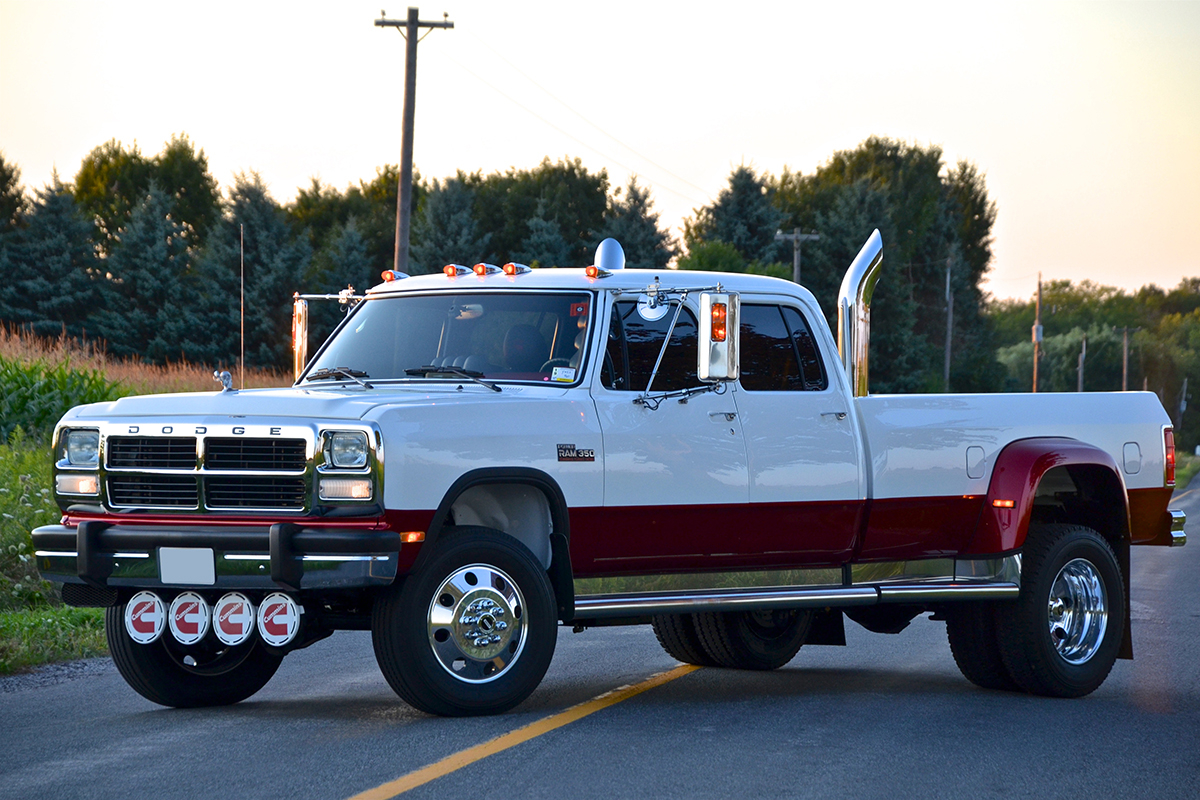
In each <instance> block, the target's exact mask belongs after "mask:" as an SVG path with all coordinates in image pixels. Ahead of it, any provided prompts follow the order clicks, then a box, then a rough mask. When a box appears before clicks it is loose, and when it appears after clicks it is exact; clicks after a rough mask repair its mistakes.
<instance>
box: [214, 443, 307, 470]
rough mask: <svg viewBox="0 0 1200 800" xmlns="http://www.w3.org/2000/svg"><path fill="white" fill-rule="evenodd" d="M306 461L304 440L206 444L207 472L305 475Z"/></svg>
mask: <svg viewBox="0 0 1200 800" xmlns="http://www.w3.org/2000/svg"><path fill="white" fill-rule="evenodd" d="M306 461H307V456H306V454H305V441H304V440H303V439H246V438H212V439H205V440H204V468H205V469H210V470H233V469H238V470H256V471H271V472H289V471H290V472H302V471H303V470H304V467H305V464H306Z"/></svg>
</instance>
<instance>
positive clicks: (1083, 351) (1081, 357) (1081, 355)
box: [1076, 333, 1087, 392]
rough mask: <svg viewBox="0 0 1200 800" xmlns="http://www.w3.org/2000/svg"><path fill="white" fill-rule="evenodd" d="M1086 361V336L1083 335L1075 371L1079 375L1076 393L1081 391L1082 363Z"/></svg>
mask: <svg viewBox="0 0 1200 800" xmlns="http://www.w3.org/2000/svg"><path fill="white" fill-rule="evenodd" d="M1086 360H1087V334H1086V333H1085V334H1084V335H1083V347H1081V348H1079V367H1078V369H1077V370H1076V371H1077V372H1078V375H1079V388H1078V389H1076V391H1078V392H1082V391H1083V363H1084V361H1086Z"/></svg>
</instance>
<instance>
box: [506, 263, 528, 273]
mask: <svg viewBox="0 0 1200 800" xmlns="http://www.w3.org/2000/svg"><path fill="white" fill-rule="evenodd" d="M503 270H504V274H505V275H524V274H525V273H527V272H533V270H532V269H531V268H530V267H527V266H525V265H524V264H515V263H513V262H512V261H510V262H508V263H507V264H505V265H504V267H503Z"/></svg>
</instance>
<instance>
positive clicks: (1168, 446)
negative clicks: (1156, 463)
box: [1163, 427, 1175, 486]
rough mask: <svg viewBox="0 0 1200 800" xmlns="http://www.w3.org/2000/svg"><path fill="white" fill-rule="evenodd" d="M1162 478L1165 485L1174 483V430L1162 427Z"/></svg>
mask: <svg viewBox="0 0 1200 800" xmlns="http://www.w3.org/2000/svg"><path fill="white" fill-rule="evenodd" d="M1163 455H1164V458H1163V478H1164V483H1165V485H1166V486H1174V485H1175V431H1174V430H1173V429H1172V428H1170V427H1165V428H1163Z"/></svg>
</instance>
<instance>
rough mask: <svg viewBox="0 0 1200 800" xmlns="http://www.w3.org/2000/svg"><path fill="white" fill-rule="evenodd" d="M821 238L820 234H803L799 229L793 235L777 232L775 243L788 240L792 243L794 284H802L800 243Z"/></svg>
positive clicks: (794, 230)
mask: <svg viewBox="0 0 1200 800" xmlns="http://www.w3.org/2000/svg"><path fill="white" fill-rule="evenodd" d="M820 238H821V234H819V233H801V232H800V229H799V228H795V229H793V231H792V232H791V233H784V232H783V231H775V241H777V242H783V241H786V240H788V239H791V241H792V282H793V283H796V284H799V283H800V243H801V242H807V241H810V240H811V241H816V240H817V239H820Z"/></svg>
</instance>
